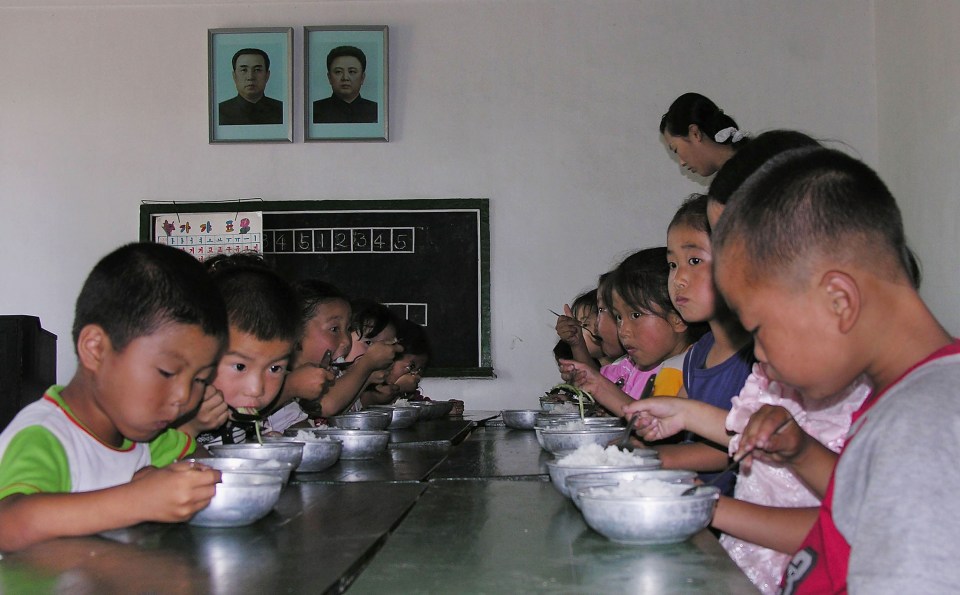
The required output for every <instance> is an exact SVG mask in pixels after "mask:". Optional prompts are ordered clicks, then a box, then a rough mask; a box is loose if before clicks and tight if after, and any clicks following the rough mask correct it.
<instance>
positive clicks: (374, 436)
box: [313, 428, 390, 460]
mask: <svg viewBox="0 0 960 595" xmlns="http://www.w3.org/2000/svg"><path fill="white" fill-rule="evenodd" d="M313 433H314V434H316V435H317V436H320V437H321V438H322V437H328V436H329V437H330V438H334V439H336V440H340V441H341V442H343V450H342V451H341V452H340V459H341V460H355V459H372V458H374V457H376V456H377V455H378V454H380V453H381V452H383V451H385V450H386V449H387V442H389V441H390V432H387V431H386V430H341V429H337V428H335V429H329V430H313Z"/></svg>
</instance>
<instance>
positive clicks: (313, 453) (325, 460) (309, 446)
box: [263, 430, 343, 473]
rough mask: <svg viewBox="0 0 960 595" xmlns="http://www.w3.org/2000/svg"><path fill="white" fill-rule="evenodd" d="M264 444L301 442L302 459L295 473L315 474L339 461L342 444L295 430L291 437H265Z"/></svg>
mask: <svg viewBox="0 0 960 595" xmlns="http://www.w3.org/2000/svg"><path fill="white" fill-rule="evenodd" d="M263 441H264V442H271V443H272V442H302V443H303V458H302V459H301V461H300V465H298V466H297V468H296V472H297V473H317V472H320V471H323V470H324V469H327V468H329V467H332V466H333V465H334V463H336V462H337V461H338V460H340V453H341V451H342V450H343V442H342V441H340V440H336V439H334V438H331V437H329V436H317V435H315V434H314V433H313V431H312V430H297V432H296V433H295V434H294V435H293V436H267V437H264V439H263Z"/></svg>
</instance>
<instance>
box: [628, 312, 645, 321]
mask: <svg viewBox="0 0 960 595" xmlns="http://www.w3.org/2000/svg"><path fill="white" fill-rule="evenodd" d="M641 316H643V312H631V313H630V319H631V320H636V319H638V318H640V317H641Z"/></svg>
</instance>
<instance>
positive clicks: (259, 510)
mask: <svg viewBox="0 0 960 595" xmlns="http://www.w3.org/2000/svg"><path fill="white" fill-rule="evenodd" d="M380 416H382V417H384V418H387V420H389V418H390V415H389V413H383V412H381V413H380ZM389 440H390V432H388V431H386V430H352V429H343V428H328V429H306V430H287V432H285V435H284V436H265V437H264V438H263V443H262V444H261V443H258V442H245V443H242V444H217V445H210V446H208V447H207V449H208V451H209V452H210V454H211V455H212V457H210V458H204V459H194V461H195V462H199V463H202V464H204V465H207V466H209V467H213V468H214V469H218V470H219V471H220V472H221V483H219V484H217V492H216V495H215V496H214V497H213V499H212V500H211V501H210V504H209V505H208V506H207V507H206V508H205V509H203V510H201V511H200V512H198V513H197V514H196V515H194V517H193V519H191V521H190V523H191V524H193V525H198V526H204V527H239V526H243V525H249V524H251V523H254V522H256V521H258V520H260V519H261V518H263V517H264V516H266V515H267V514H268V513H269V512H270V510H271V509H272V508H273V506H274V505H275V504H276V502H277V500H278V499H279V498H280V493H281V491H282V489H283V487H284V486H285V485H286V484H287V482H288V481H289V479H290V475H291V473H293V472H294V471H297V472H298V473H318V472H321V471H324V470H325V469H328V468H329V467H331V466H333V465H334V464H335V463H336V462H337V461H338V460H341V459H343V460H356V459H370V458H374V457H375V456H377V455H378V454H379V453H381V452H383V451H384V450H385V449H386V447H387V443H388V442H389Z"/></svg>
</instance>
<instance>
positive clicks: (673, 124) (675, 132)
mask: <svg viewBox="0 0 960 595" xmlns="http://www.w3.org/2000/svg"><path fill="white" fill-rule="evenodd" d="M691 124H696V125H697V127H698V128H699V129H700V131H701V132H703V134H704V135H705V136H706V137H708V138H709V139H710V140H711V141H713V142H717V140H716V135H717V133H718V132H720V131H721V130H723V129H725V128H731V127H732V128H736V129H738V130H739V129H740V127H739V126H737V122H736V121H735V120H734V119H733V118H731V117H730V116H728V115H727V114H725V113H723V110H722V109H720V108H719V107H717V104H716V103H714V102H713V101H711V100H710V99H708V98H706V97H704V96H703V95H700V94H699V93H684V94H683V95H681V96H680V97H677V98H676V99H674V100H673V103H671V104H670V109H668V110H667V113H665V114H663V117H662V118H660V134H663V133H664V132H667V133H669V134H670V136H682V137H684V138H686V137H687V136H689V134H690V125H691ZM747 140H749V139H748V138H747V137H743V138H742V139H741V140H739V141H737V142H734V141H733V138H732V137H731V138H728V139H726V140H725V141H723V142H721V143H718V144H721V145H731V146H733V147H740V146H742V145H744V144H746V142H747Z"/></svg>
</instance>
